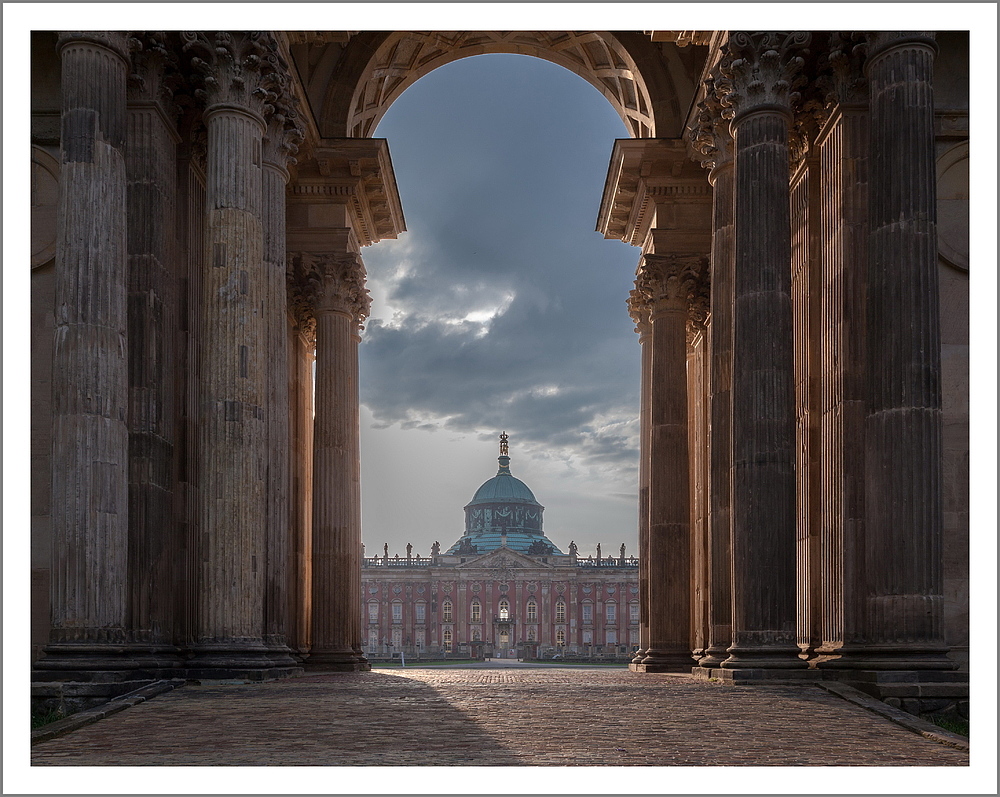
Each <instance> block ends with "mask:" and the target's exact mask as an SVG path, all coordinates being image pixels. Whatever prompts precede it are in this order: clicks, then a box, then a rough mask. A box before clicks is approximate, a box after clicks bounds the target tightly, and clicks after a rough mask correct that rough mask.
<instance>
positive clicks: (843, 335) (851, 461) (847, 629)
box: [817, 33, 868, 667]
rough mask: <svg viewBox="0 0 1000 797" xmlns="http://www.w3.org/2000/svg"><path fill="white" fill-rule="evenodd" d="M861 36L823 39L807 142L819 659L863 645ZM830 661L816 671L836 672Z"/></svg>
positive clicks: (864, 122)
mask: <svg viewBox="0 0 1000 797" xmlns="http://www.w3.org/2000/svg"><path fill="white" fill-rule="evenodd" d="M863 39H864V34H856V33H847V34H837V33H835V34H832V36H831V41H832V45H831V51H830V52H829V54H828V60H827V63H828V66H829V68H830V71H831V72H832V75H831V78H830V94H829V96H828V98H827V100H828V102H829V104H830V105H831V106H832V112H831V115H830V119H829V120H828V121H827V124H826V126H825V127H824V129H823V130H822V131H821V133H820V136H819V138H818V139H817V146H818V147H819V150H820V179H821V182H822V191H823V196H824V199H825V205H824V214H823V222H822V224H823V230H822V240H823V250H822V258H821V266H820V275H821V276H820V278H821V281H822V286H821V300H820V301H821V306H820V314H821V330H820V370H821V381H820V452H821V453H820V558H821V563H822V564H821V568H822V571H821V578H822V595H823V598H822V600H823V620H822V628H821V637H822V644H821V646H820V647H819V648H818V649H817V652H818V653H819V654H820V655H821V656H824V657H825V656H841V657H845V656H847V655H848V653H849V651H850V650H851V649H852V648H857V646H858V645H863V644H864V641H865V636H864V623H863V618H864V603H865V597H864V572H865V567H864V562H865V558H864V557H865V553H864V540H865V537H864V525H865V516H864V491H865V477H864V476H865V470H864V466H865V452H864V444H863V441H864V433H865V432H864V426H865V399H864V389H865V388H864V382H865V379H864V364H865V279H866V272H867V268H868V97H867V82H866V81H865V80H864V76H863V74H862V64H861V62H862V60H863V56H862V55H861V50H862V49H863V43H862V42H863ZM840 663H841V660H840V659H834V660H831V661H826V662H820V664H819V665H818V666H820V667H825V666H834V667H835V666H838V665H839V664H840Z"/></svg>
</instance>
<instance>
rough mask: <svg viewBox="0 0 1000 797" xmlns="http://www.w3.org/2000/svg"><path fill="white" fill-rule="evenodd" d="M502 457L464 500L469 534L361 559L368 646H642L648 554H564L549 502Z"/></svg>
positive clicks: (513, 653)
mask: <svg viewBox="0 0 1000 797" xmlns="http://www.w3.org/2000/svg"><path fill="white" fill-rule="evenodd" d="M499 463H500V467H499V470H498V471H497V474H496V475H495V476H494V477H493V478H491V479H489V480H487V481H486V482H485V483H484V484H483V485H482V486H481V487H480V488H479V489H478V490H477V491H476V493H475V495H474V496H473V498H472V500H471V501H470V502H469V503H468V504H467V505H466V507H465V533H464V534H463V535H462V536H461V537H460V538H459V539H458V540H457V541H456V542H455V544H454V545H452V546H451V547H450V548H449V549H448V550H447V551H446V552H445V553H443V554H442V553H441V546H440V545H439V544H438V543H436V542H435V543H434V545H433V546H432V547H431V552H430V556H427V557H421V556H420V555H419V554H417V555H416V556H414V555H413V548H412V546H410V545H407V547H406V555H405V556H400V555H399V554H395V555H393V556H390V554H389V546H388V544H386V545H385V546H384V547H383V553H382V556H372V557H366V558H364V559H363V560H362V565H361V609H362V617H361V623H362V627H363V628H364V629H365V631H364V640H365V646H364V649H365V653H366V654H367V655H368V656H369V657H371V658H376V657H385V656H393V655H395V654H398V653H403V654H404V656H406V657H410V658H411V659H412V658H414V657H417V658H419V657H428V656H430V657H432V658H433V657H437V656H452V655H455V656H461V657H472V658H480V657H483V656H485V657H517V658H538V657H543V658H550V657H552V656H569V655H572V656H586V657H594V656H597V657H612V658H619V659H621V658H624V657H625V656H626V655H627V654H628V653H630V652H631V651H633V649H636V648H638V646H639V572H638V568H639V562H638V559H637V558H636V557H634V556H631V557H627V556H626V555H625V545H624V544H622V545H621V546H620V548H619V550H618V556H617V557H613V556H607V557H602V555H601V546H600V545H598V547H597V552H596V554H594V555H591V556H587V557H583V556H580V555H579V551H578V549H577V546H576V544H575V543H574V542H572V541H571V542H570V543H569V548H568V553H563V552H562V551H561V550H560V549H558V548H557V547H556V546H555V545H554V544H553V543H552V542H551V541H550V540H549V539H548V538H547V537H546V536H545V534H544V532H543V530H542V512H543V510H544V507H542V505H541V504H539V503H538V502H537V501H536V500H535V496H534V495H533V494H532V492H531V490H530V489H529V488H528V486H527V485H526V484H525V483H524V482H522V481H521V480H520V479H517V478H515V477H514V476H513V475H512V474H511V472H510V457H509V456H508V448H507V435H506V433H504V434H503V435H502V436H501V438H500V457H499Z"/></svg>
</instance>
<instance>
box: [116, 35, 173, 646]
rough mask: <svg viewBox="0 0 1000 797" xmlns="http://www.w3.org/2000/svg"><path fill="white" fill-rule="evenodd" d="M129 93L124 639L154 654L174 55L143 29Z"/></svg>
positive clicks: (166, 509) (162, 621) (167, 642)
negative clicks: (126, 610) (126, 586)
mask: <svg viewBox="0 0 1000 797" xmlns="http://www.w3.org/2000/svg"><path fill="white" fill-rule="evenodd" d="M129 45H130V47H131V49H132V51H133V56H132V64H133V69H132V74H131V75H130V79H129V86H128V95H129V104H128V143H127V146H126V171H127V173H128V202H127V207H128V260H129V268H128V325H129V332H128V342H129V369H128V370H129V627H130V630H129V633H130V636H131V638H132V640H133V643H134V647H136V648H137V647H138V646H139V645H143V646H145V647H146V648H147V652H148V654H150V655H152V656H154V657H161V658H162V657H163V656H169V655H173V654H176V653H177V649H176V648H174V647H173V646H172V644H171V643H172V641H173V640H172V638H173V636H174V630H175V606H176V602H175V599H174V589H175V587H176V585H177V584H178V583H183V579H181V578H179V577H178V567H179V565H180V562H179V561H178V557H179V556H180V545H179V533H180V528H181V527H180V524H179V523H178V517H177V514H176V513H175V503H174V484H175V481H176V477H177V473H178V469H177V466H176V462H175V451H176V439H177V424H176V421H177V413H176V411H175V397H176V392H175V382H176V379H177V378H178V362H177V360H178V353H179V352H178V348H179V343H180V337H181V336H180V332H179V327H180V324H179V314H178V298H179V287H180V286H179V284H178V283H179V280H178V274H177V268H178V262H177V252H178V247H177V239H176V231H177V226H176V212H177V207H176V197H177V171H178V167H177V144H178V142H179V136H178V134H177V130H176V124H175V116H176V109H175V106H174V105H173V99H172V95H173V92H172V88H174V86H173V85H172V84H173V82H174V80H173V79H174V76H175V75H176V71H175V68H176V56H174V54H173V53H171V52H170V51H169V50H168V44H167V35H166V34H165V33H140V34H137V35H135V36H133V37H132V38H130V40H129Z"/></svg>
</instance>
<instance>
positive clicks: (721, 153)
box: [692, 76, 736, 668]
mask: <svg viewBox="0 0 1000 797" xmlns="http://www.w3.org/2000/svg"><path fill="white" fill-rule="evenodd" d="M717 84H718V76H716V77H715V78H712V79H710V80H709V81H708V82H707V91H706V97H705V100H704V102H703V103H701V105H700V106H699V107H700V112H699V116H698V126H697V128H695V130H694V131H693V135H692V139H693V140H692V145H693V147H694V149H695V151H696V152H697V153H698V154H699V155H700V156H701V157H700V158H699V160H701V162H702V165H703V166H705V167H706V168H708V169H710V171H709V175H708V179H709V182H710V183H711V184H712V188H713V194H712V255H711V265H710V280H709V283H710V299H709V302H710V311H711V313H710V314H711V319H712V323H711V325H710V328H709V344H708V347H709V361H710V365H709V376H708V382H709V384H708V395H709V402H710V410H709V412H710V420H709V436H710V439H709V485H708V495H709V498H708V501H709V510H708V537H709V540H708V570H709V576H708V580H709V587H708V646H707V647H706V648H705V652H704V655H703V656H702V658H701V659H700V660H699V661H698V664H699V665H700V666H702V667H709V668H711V667H718V666H719V665H720V664H722V662H723V661H724V660H725V659H726V658H727V656H728V653H727V652H726V651H727V650H728V648H729V646H730V645H731V644H732V630H733V628H732V610H733V607H732V557H731V544H732V540H731V528H730V526H731V512H730V501H731V495H732V454H733V440H732V415H733V405H732V398H731V386H732V369H733V271H734V262H735V255H736V249H735V240H734V238H735V226H734V218H733V211H734V190H735V185H734V172H733V139H732V135H731V133H730V131H729V121H728V120H727V119H724V118H723V115H722V114H723V107H722V105H721V103H720V102H719V96H718V89H717Z"/></svg>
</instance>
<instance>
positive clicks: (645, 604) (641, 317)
mask: <svg viewBox="0 0 1000 797" xmlns="http://www.w3.org/2000/svg"><path fill="white" fill-rule="evenodd" d="M628 311H629V315H630V316H631V317H632V320H633V321H634V322H635V331H636V332H638V333H639V352H640V354H639V356H640V359H641V363H642V364H641V369H640V379H641V382H640V388H639V649H638V650H637V651H636V653H635V657H634V658H633V659H632V663H633V664H639V663H641V662H642V660H643V659H644V658H645V656H646V651H647V650H648V649H649V387H650V370H651V367H652V349H651V348H650V345H649V342H650V338H651V336H652V329H653V328H652V325H651V324H650V321H649V299H648V298H647V297H646V295H645V294H644V293H643V292H642V291H640V290H639V289H638V288H636V289H635V290H633V291H631V292H630V293H629V298H628Z"/></svg>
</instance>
